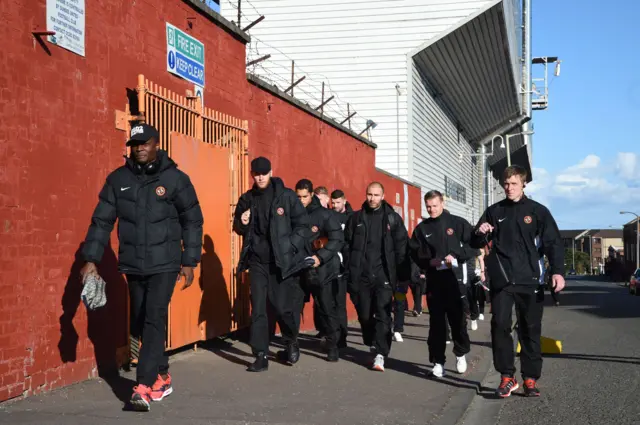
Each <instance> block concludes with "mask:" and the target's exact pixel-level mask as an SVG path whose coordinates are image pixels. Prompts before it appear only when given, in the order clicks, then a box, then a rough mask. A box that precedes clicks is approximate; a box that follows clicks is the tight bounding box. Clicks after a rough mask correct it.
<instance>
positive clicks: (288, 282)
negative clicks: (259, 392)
mask: <svg viewBox="0 0 640 425" xmlns="http://www.w3.org/2000/svg"><path fill="white" fill-rule="evenodd" d="M271 174H272V173H271V162H270V161H269V160H268V159H267V158H264V157H259V158H256V159H254V160H253V161H251V176H252V177H253V181H254V185H253V188H252V189H251V190H249V191H247V192H246V193H245V194H243V195H242V196H241V197H240V200H239V201H238V205H237V207H236V210H235V214H234V220H233V230H234V231H235V232H236V233H238V234H239V235H241V236H243V241H242V252H241V254H240V262H239V264H238V273H242V272H244V271H246V270H247V269H248V270H249V278H250V280H251V337H250V344H251V348H252V351H253V354H254V355H255V356H256V360H255V362H254V363H253V364H252V365H251V366H249V368H248V371H250V372H262V371H265V370H267V369H268V367H269V363H268V360H267V353H268V352H269V321H268V318H267V300H268V301H269V302H270V303H271V305H272V306H273V310H274V312H275V315H276V321H277V322H278V324H279V325H280V331H281V332H282V337H283V339H284V342H285V344H286V349H285V350H284V351H283V352H280V353H278V356H279V357H281V358H283V360H286V361H287V362H288V363H289V364H295V363H297V362H298V360H299V358H300V349H299V346H298V341H297V339H298V330H299V329H298V325H297V324H298V323H299V321H298V320H296V317H295V314H296V312H297V310H298V308H297V300H298V299H300V298H302V295H301V292H302V289H301V288H300V282H299V274H300V271H301V270H302V269H304V268H305V267H306V265H305V262H304V260H305V257H306V256H307V241H308V239H309V237H310V230H309V216H308V214H307V211H306V210H305V209H304V207H303V206H302V204H301V203H300V201H299V200H298V197H297V196H296V194H295V192H294V191H293V190H291V189H288V188H286V187H285V186H284V183H283V182H282V180H280V179H279V178H277V177H272V175H271Z"/></svg>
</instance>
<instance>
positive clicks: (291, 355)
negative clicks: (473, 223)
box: [286, 342, 300, 365]
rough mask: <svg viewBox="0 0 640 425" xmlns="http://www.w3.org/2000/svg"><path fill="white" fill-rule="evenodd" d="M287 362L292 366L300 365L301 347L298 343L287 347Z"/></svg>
mask: <svg viewBox="0 0 640 425" xmlns="http://www.w3.org/2000/svg"><path fill="white" fill-rule="evenodd" d="M286 351H287V361H288V362H289V363H291V364H292V365H294V364H296V363H298V360H300V347H299V346H298V343H297V342H293V343H291V344H288V345H287V350H286Z"/></svg>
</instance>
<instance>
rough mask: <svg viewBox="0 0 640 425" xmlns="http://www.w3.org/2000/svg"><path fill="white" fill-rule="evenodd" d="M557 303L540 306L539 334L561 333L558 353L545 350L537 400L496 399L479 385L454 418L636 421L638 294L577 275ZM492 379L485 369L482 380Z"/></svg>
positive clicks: (529, 422)
mask: <svg viewBox="0 0 640 425" xmlns="http://www.w3.org/2000/svg"><path fill="white" fill-rule="evenodd" d="M547 298H548V300H547V305H550V297H547ZM560 302H561V306H560V307H548V308H546V309H545V312H544V319H543V334H544V335H546V336H549V337H553V338H557V339H561V340H562V342H563V353H562V354H558V355H553V356H545V358H544V366H543V373H542V375H543V376H542V379H541V380H540V382H539V386H540V389H541V391H542V396H541V397H540V399H529V398H524V397H521V396H519V395H516V396H512V397H511V398H509V399H507V400H495V399H493V396H492V394H491V393H490V392H489V391H488V390H483V391H482V392H481V393H480V394H479V395H477V396H476V397H475V398H474V401H473V403H472V404H471V406H470V408H469V410H468V412H467V414H466V417H465V419H464V420H463V421H461V423H463V424H464V425H481V424H482V425H485V424H499V425H519V424H523V425H536V424H541V425H542V424H545V425H548V424H554V425H556V424H566V425H574V424H580V425H588V424H594V425H595V424H640V403H639V401H638V400H639V398H640V396H639V394H638V385H639V382H640V321H639V320H638V318H639V317H640V297H634V296H631V295H629V294H628V288H624V287H620V286H619V285H617V284H613V283H609V282H594V281H585V280H577V279H576V280H569V281H568V282H567V289H566V291H565V292H564V293H563V294H561V299H560ZM518 378H519V365H518ZM498 381H499V375H498V374H497V373H496V372H495V371H493V368H492V371H491V372H490V373H489V374H488V375H487V378H486V380H485V381H484V382H483V386H484V387H489V388H493V387H495V385H496V384H497V383H498ZM519 392H520V391H519Z"/></svg>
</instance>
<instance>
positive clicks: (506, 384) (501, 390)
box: [496, 376, 520, 398]
mask: <svg viewBox="0 0 640 425" xmlns="http://www.w3.org/2000/svg"><path fill="white" fill-rule="evenodd" d="M518 388H520V386H519V385H518V381H516V378H512V377H511V376H503V377H502V381H501V382H500V386H499V387H498V389H497V390H496V394H497V395H498V397H500V398H507V397H509V396H510V395H511V393H512V392H514V391H515V390H517V389H518Z"/></svg>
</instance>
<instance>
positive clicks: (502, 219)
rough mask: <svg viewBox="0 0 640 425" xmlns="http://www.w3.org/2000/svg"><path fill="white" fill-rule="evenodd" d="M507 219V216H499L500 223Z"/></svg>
mask: <svg viewBox="0 0 640 425" xmlns="http://www.w3.org/2000/svg"><path fill="white" fill-rule="evenodd" d="M506 219H507V218H506V217H505V218H499V219H498V223H502V222H503V221H505V220H506Z"/></svg>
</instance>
